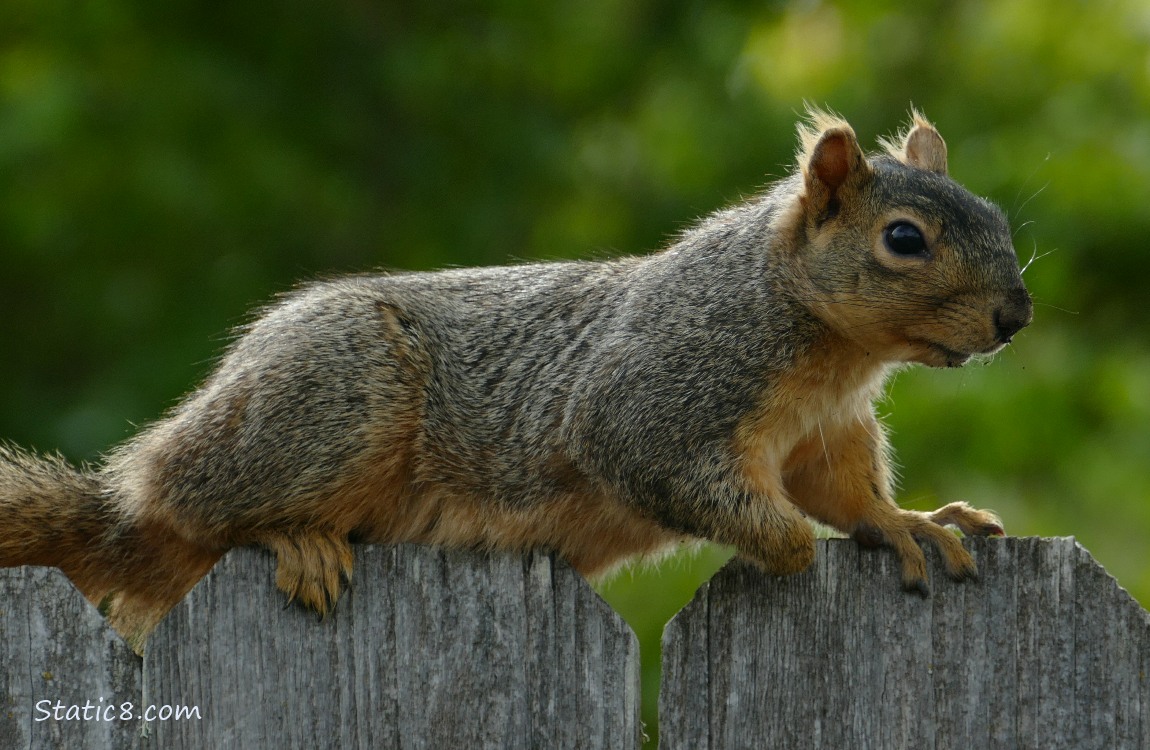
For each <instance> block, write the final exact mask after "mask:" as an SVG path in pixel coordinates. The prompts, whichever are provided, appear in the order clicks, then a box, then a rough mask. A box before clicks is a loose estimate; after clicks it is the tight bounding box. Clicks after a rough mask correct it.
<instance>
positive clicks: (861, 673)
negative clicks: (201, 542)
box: [0, 538, 1150, 750]
mask: <svg viewBox="0 0 1150 750" xmlns="http://www.w3.org/2000/svg"><path fill="white" fill-rule="evenodd" d="M966 544H967V545H968V546H969V547H970V549H971V550H972V552H973V553H974V555H975V557H976V559H977V560H978V563H979V567H980V570H981V572H982V579H981V581H980V582H978V583H967V584H954V583H951V582H949V581H947V580H945V578H944V577H943V576H942V575H941V572H940V571H939V566H938V561H937V560H933V561H932V569H933V570H934V595H933V596H932V597H931V598H930V599H925V600H924V599H921V598H919V597H917V596H913V595H908V594H905V593H903V592H901V591H900V590H899V589H898V586H897V585H896V581H897V579H898V571H897V565H896V562H895V560H894V558H893V555H891V554H890V553H888V552H865V551H861V550H859V549H858V548H857V547H856V546H855V545H854V544H853V543H851V542H846V541H840V540H832V541H827V542H820V545H819V546H820V548H819V551H818V557H817V562H816V564H815V565H814V566H813V568H812V569H811V570H809V571H808V572H806V573H803V574H801V575H797V576H792V577H788V578H772V577H766V576H762V575H760V574H758V573H757V572H755V571H753V570H751V569H749V568H747V567H745V566H744V565H741V564H739V563H732V564H731V565H729V566H728V567H727V568H726V569H724V570H723V571H721V572H720V573H719V574H718V575H717V576H716V577H715V578H714V579H713V580H712V581H710V582H709V583H708V584H706V585H704V587H703V588H702V589H700V591H699V593H698V594H697V595H696V597H695V599H694V601H692V603H691V604H689V605H688V606H687V607H686V608H685V609H684V610H683V611H682V612H681V613H680V614H679V615H678V616H676V618H675V619H674V620H672V622H671V623H670V624H669V625H668V626H667V630H666V632H665V634H664V644H663V650H664V653H663V669H664V677H663V685H662V694H661V699H660V730H661V731H660V735H661V738H660V746H661V747H663V748H669V749H670V748H691V750H707V749H709V748H714V749H718V748H723V749H725V748H744V747H746V748H763V747H770V748H806V747H810V748H820V747H825V748H837V747H852V748H855V747H857V748H869V747H873V748H915V749H918V748H1000V747H1001V748H1007V747H1009V748H1059V747H1073V748H1142V749H1145V748H1150V687H1148V680H1150V614H1148V613H1147V612H1145V611H1144V610H1143V609H1142V608H1141V607H1139V606H1138V604H1137V603H1136V602H1134V600H1133V599H1131V598H1130V597H1129V595H1128V594H1127V593H1126V592H1125V591H1123V590H1122V589H1121V588H1119V587H1118V585H1117V584H1116V582H1115V581H1114V580H1113V578H1111V577H1110V576H1109V575H1107V574H1106V572H1105V571H1104V570H1102V568H1101V567H1100V566H1098V564H1097V563H1096V562H1095V561H1094V560H1093V559H1092V558H1091V557H1090V556H1089V554H1088V553H1086V551H1085V550H1083V549H1082V548H1081V547H1080V546H1078V545H1077V544H1076V543H1075V542H1074V541H1073V540H1071V539H1015V538H1010V539H992V540H982V539H971V540H967V541H966ZM273 567H274V565H273V560H272V559H271V557H270V556H268V555H266V554H263V553H261V552H258V551H255V550H237V551H235V552H232V553H231V554H229V555H228V556H226V557H225V558H224V559H223V560H222V561H221V562H220V564H219V565H217V567H216V568H215V569H214V570H213V571H212V572H211V573H210V574H209V575H208V577H206V578H205V579H204V580H203V581H202V582H201V583H200V584H199V585H198V586H197V587H196V588H195V590H193V592H192V593H191V594H189V596H188V597H187V598H186V599H185V600H184V601H183V602H182V603H181V604H180V605H178V606H177V607H176V609H174V610H173V611H172V613H171V614H170V615H169V616H168V618H167V619H165V620H164V622H163V623H161V625H160V627H159V628H158V629H157V631H156V632H155V634H154V635H153V636H152V638H151V639H150V640H149V642H148V645H147V648H146V649H145V653H144V656H143V658H142V659H141V658H140V657H137V656H136V655H135V654H133V653H132V652H131V650H130V649H128V648H127V647H126V646H125V645H124V644H123V643H122V642H121V641H120V640H119V638H118V637H117V636H116V635H115V634H114V633H112V632H111V631H110V630H109V629H108V628H107V626H106V625H105V624H104V623H103V620H102V619H101V618H100V616H99V615H98V614H97V613H96V611H95V610H94V609H93V608H92V607H90V606H89V605H88V604H87V602H85V601H84V600H83V599H82V598H81V597H80V596H79V595H78V594H77V593H76V592H75V591H74V590H73V589H72V588H71V585H70V584H69V583H68V582H67V580H66V579H64V578H63V576H62V575H61V574H59V573H58V572H56V571H54V570H48V569H40V568H16V569H8V570H0V690H2V692H0V748H17V749H22V748H37V749H38V748H80V747H83V748H105V747H106V748H137V747H138V748H148V747H156V748H197V749H199V748H205V747H212V748H256V747H267V748H275V749H277V750H279V749H284V750H286V749H287V748H295V747H307V748H312V747H315V748H403V749H404V750H407V749H409V748H412V749H414V748H548V749H550V748H637V747H639V745H640V742H641V727H640V723H639V713H638V706H639V670H638V646H637V644H636V640H635V637H634V635H633V634H632V632H631V631H630V629H629V628H628V627H627V626H626V624H625V623H623V622H622V620H621V619H620V618H619V617H618V616H617V615H616V614H615V613H614V612H612V611H611V610H610V609H609V608H608V607H607V606H606V605H605V604H604V603H603V602H602V601H601V600H600V599H599V598H598V597H597V596H596V595H595V593H594V592H593V591H592V590H591V589H590V588H589V587H588V586H587V585H586V583H585V582H584V581H583V580H582V579H581V578H579V576H578V575H577V574H575V573H574V572H573V571H572V570H571V569H570V568H569V567H567V566H566V565H564V564H562V563H559V562H555V561H553V560H552V559H551V558H550V557H548V556H546V555H533V556H531V557H528V558H523V557H519V556H515V555H491V556H487V555H482V554H478V553H465V552H443V551H440V550H434V549H429V548H420V547H410V546H404V547H360V548H357V551H356V574H355V582H354V585H353V587H352V590H351V591H350V592H349V594H348V595H347V596H345V597H344V598H343V599H342V600H341V601H340V603H339V606H338V607H337V608H336V610H335V613H334V614H333V615H332V616H331V617H329V618H328V619H327V620H326V621H322V622H320V621H318V620H317V618H316V617H315V616H313V615H309V614H308V613H306V612H304V611H303V610H301V609H299V608H298V607H289V608H287V609H284V606H283V597H282V596H281V595H280V593H279V592H278V591H276V590H275V588H274V586H273V585H272V579H273ZM145 714H146V717H145ZM145 718H146V719H148V720H145Z"/></svg>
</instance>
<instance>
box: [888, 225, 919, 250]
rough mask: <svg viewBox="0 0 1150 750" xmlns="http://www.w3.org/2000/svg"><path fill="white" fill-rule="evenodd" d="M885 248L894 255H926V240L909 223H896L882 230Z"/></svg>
mask: <svg viewBox="0 0 1150 750" xmlns="http://www.w3.org/2000/svg"><path fill="white" fill-rule="evenodd" d="M883 240H884V241H885V242H886V247H887V249H888V250H890V251H891V252H892V253H894V254H895V255H926V254H927V248H926V238H925V237H923V236H922V232H921V231H919V228H918V227H916V226H915V225H914V224H911V223H910V222H909V221H896V222H893V223H892V224H890V225H889V226H887V228H886V229H884V230H883Z"/></svg>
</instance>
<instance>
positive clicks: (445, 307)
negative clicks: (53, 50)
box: [0, 113, 1031, 642]
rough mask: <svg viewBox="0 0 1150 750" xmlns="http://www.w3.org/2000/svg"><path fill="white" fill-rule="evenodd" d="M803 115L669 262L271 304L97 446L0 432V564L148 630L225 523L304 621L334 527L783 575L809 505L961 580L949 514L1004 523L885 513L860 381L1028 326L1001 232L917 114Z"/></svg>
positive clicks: (995, 215)
mask: <svg viewBox="0 0 1150 750" xmlns="http://www.w3.org/2000/svg"><path fill="white" fill-rule="evenodd" d="M800 135H801V140H802V147H801V149H800V152H799V157H798V162H799V169H798V170H796V172H795V174H793V175H791V176H790V177H788V178H785V179H784V180H782V181H780V182H779V183H776V184H775V185H774V186H773V187H771V188H770V189H769V190H768V191H767V192H766V193H765V194H763V195H761V196H759V197H758V198H756V199H753V200H751V201H748V202H746V203H743V204H740V205H736V206H733V207H731V208H727V209H724V210H722V211H719V212H717V213H715V214H713V215H712V216H710V217H708V218H706V219H704V220H703V221H701V222H700V223H699V224H698V225H697V226H695V227H694V228H692V229H690V230H688V231H687V232H685V233H684V234H683V235H682V236H681V237H680V238H679V239H678V240H677V241H676V242H675V243H673V244H672V245H671V246H670V247H669V248H668V249H666V250H664V251H662V252H659V253H655V254H652V255H649V256H645V257H630V258H621V259H617V260H609V261H603V262H565V263H536V264H524V265H517V266H506V267H499V268H480V269H456V270H451V271H441V272H434V273H401V274H392V275H365V276H354V277H348V278H344V279H338V280H334V281H329V282H323V283H318V284H312V285H309V286H305V287H303V288H301V289H299V290H297V291H295V292H293V293H291V294H288V295H286V296H285V297H284V298H282V299H281V300H280V301H278V302H277V303H275V304H273V305H272V306H271V307H269V308H268V309H267V310H266V311H264V313H263V314H262V315H261V316H259V317H258V318H257V319H256V320H255V321H254V322H253V323H252V324H250V325H249V326H247V327H246V328H245V329H244V330H243V331H242V332H241V335H240V336H239V337H238V339H237V340H236V341H235V342H234V343H233V344H232V346H231V347H230V348H229V349H228V351H227V352H226V353H225V355H224V357H223V358H222V360H221V361H220V363H219V365H218V366H217V368H216V370H215V372H214V373H213V374H212V375H211V376H210V377H209V378H208V379H207V381H206V382H205V383H204V384H203V385H202V386H201V387H200V388H199V389H197V390H196V391H194V392H193V393H191V394H190V395H189V396H188V397H187V398H186V399H185V400H184V401H183V402H182V403H181V404H180V405H178V406H177V407H176V408H175V409H174V410H172V412H171V413H169V414H168V415H167V416H166V417H164V418H163V419H161V420H160V421H158V422H157V423H155V424H154V425H152V426H150V427H148V428H147V429H145V430H144V431H143V432H141V433H140V434H139V435H138V436H137V437H135V438H133V439H132V440H129V441H128V442H127V443H125V444H123V445H121V446H119V447H118V448H115V449H114V450H112V451H111V453H110V454H109V456H108V459H107V461H106V463H105V464H104V465H103V466H102V467H99V468H96V469H88V470H83V471H79V470H72V469H70V468H68V467H66V466H65V465H63V464H62V463H61V462H59V461H58V460H57V459H36V458H33V457H30V456H28V455H26V454H23V453H20V452H18V451H15V450H14V449H12V450H8V451H5V452H4V453H2V454H0V518H3V519H4V521H5V525H4V527H3V528H4V529H5V530H4V531H3V532H0V565H19V564H53V565H58V566H60V567H61V568H62V569H64V570H65V572H66V573H68V575H69V576H70V577H71V578H72V580H73V581H74V582H76V584H77V586H78V587H79V588H80V589H81V590H82V591H84V593H85V594H86V595H88V596H89V598H91V599H93V600H94V601H105V603H106V605H107V608H108V610H109V612H110V619H111V620H112V622H113V624H115V625H116V626H117V627H118V628H119V629H120V630H121V631H122V632H125V633H126V634H128V635H129V636H130V637H133V638H134V639H136V640H137V642H138V641H139V639H140V638H142V637H143V635H145V634H146V633H147V631H148V630H149V629H150V628H151V627H152V626H153V625H154V623H155V622H156V621H158V619H159V617H161V616H162V615H163V613H164V612H165V611H166V610H167V608H169V607H170V606H171V605H172V604H174V603H175V601H178V599H179V598H180V597H181V596H182V595H183V594H184V593H185V592H186V590H187V589H188V588H190V587H191V586H192V585H193V584H194V583H195V581H196V580H198V578H199V577H200V576H202V575H203V573H204V572H206V570H207V569H209V568H210V567H211V565H212V564H213V563H214V562H215V560H216V559H218V557H219V556H220V555H221V554H222V553H223V552H224V551H226V550H227V549H229V548H231V547H234V546H237V545H246V544H259V545H263V546H265V547H268V548H269V549H271V550H273V551H274V552H275V553H276V555H277V558H278V569H277V583H278V585H279V586H280V587H281V588H282V589H283V590H285V591H286V592H287V593H288V594H289V595H290V596H291V597H292V598H299V599H300V600H301V601H303V602H304V603H305V604H307V605H309V606H312V607H314V608H316V609H318V610H319V611H321V612H324V611H326V610H327V609H329V608H330V607H331V606H332V605H333V604H334V602H335V599H336V597H337V596H338V594H339V591H340V588H341V578H346V577H348V576H350V574H351V554H350V548H349V546H348V545H349V543H351V542H354V541H365V542H388V543H390V542H425V543H433V544H445V545H453V546H471V547H475V546H478V547H489V548H511V549H529V548H534V547H546V548H550V549H553V550H555V551H556V552H558V553H559V554H561V555H562V556H564V557H566V558H567V559H568V560H570V561H571V562H572V563H573V564H574V565H575V566H576V567H577V568H578V569H580V570H581V571H582V572H584V573H586V574H588V575H595V574H599V573H602V572H605V571H608V570H610V569H612V568H613V567H615V566H616V565H618V563H619V562H621V561H622V560H625V559H627V558H630V557H634V556H636V555H653V554H658V553H660V552H661V551H662V550H665V549H667V548H668V547H670V546H673V545H674V544H675V543H679V542H684V541H692V540H699V539H708V540H713V541H717V542H720V543H726V544H732V545H734V546H735V547H736V548H737V549H738V550H739V552H740V553H741V554H742V555H744V556H746V557H747V558H749V559H751V560H753V561H755V562H757V563H758V564H760V565H761V566H762V567H763V568H764V569H765V570H768V571H771V572H776V573H786V572H793V571H795V570H801V569H802V568H804V567H806V565H808V564H809V563H810V560H811V557H812V555H813V550H814V545H813V539H812V535H811V529H810V526H809V524H808V522H807V518H816V519H818V520H820V521H823V522H824V523H828V524H830V525H831V526H834V527H836V528H838V529H839V530H841V531H842V532H844V533H846V534H851V535H853V536H854V537H855V538H856V539H858V540H859V541H860V542H861V543H863V544H866V545H875V544H886V545H889V546H892V547H894V548H895V549H896V551H897V552H898V554H899V556H900V559H901V560H902V561H903V584H904V585H905V586H907V587H908V588H911V589H914V590H918V591H923V592H925V590H926V569H925V560H924V558H923V554H922V550H921V548H920V546H919V544H920V543H921V542H927V543H931V544H933V545H935V546H937V547H938V548H939V549H940V550H941V552H942V554H943V559H944V562H945V564H946V567H947V571H948V573H950V574H951V575H952V576H955V577H958V578H962V577H967V576H970V575H972V574H973V572H974V563H973V561H972V560H971V558H970V556H969V554H968V553H966V551H965V550H964V549H963V547H962V545H961V543H960V542H959V540H958V539H957V538H956V537H955V536H954V535H953V534H952V533H951V532H949V531H947V530H946V529H944V528H943V526H944V525H954V526H957V527H959V528H960V529H962V530H963V531H964V532H966V533H975V534H988V533H1002V530H1001V525H1000V522H999V521H998V519H997V518H996V517H995V516H994V515H993V514H991V513H989V512H987V511H977V510H974V509H971V508H968V507H967V506H965V505H963V504H960V503H955V504H951V505H948V506H946V507H944V508H942V509H941V510H939V511H936V512H934V513H918V512H911V511H904V510H902V509H900V508H898V506H897V505H896V504H895V503H894V501H893V495H892V486H891V485H892V481H891V472H890V469H889V463H890V462H889V458H888V453H889V449H888V446H887V442H886V437H885V434H884V433H883V430H882V428H881V426H880V425H879V423H878V422H877V420H876V419H875V417H874V411H873V406H872V404H873V402H874V400H875V399H876V398H877V397H878V396H879V394H880V393H881V389H882V385H883V382H884V380H885V378H886V376H887V375H888V374H889V373H890V372H891V371H892V370H893V369H894V368H896V367H899V366H901V365H904V364H906V363H912V362H917V363H922V364H926V365H930V366H936V367H956V366H961V365H962V364H964V363H965V362H966V361H967V360H968V359H970V358H971V357H972V356H976V355H983V354H991V353H993V352H995V351H997V350H999V349H1001V348H1002V347H1003V346H1005V345H1006V344H1007V343H1009V341H1010V340H1011V337H1012V336H1013V335H1014V334H1015V333H1017V332H1018V331H1019V330H1020V329H1021V328H1023V327H1024V326H1025V325H1027V324H1028V323H1029V322H1030V318H1031V303H1030V299H1029V296H1028V294H1027V293H1026V290H1025V288H1024V286H1023V284H1022V279H1021V276H1020V273H1019V270H1018V263H1017V259H1016V257H1015V255H1014V251H1013V248H1012V245H1011V235H1010V231H1009V227H1008V225H1007V222H1006V220H1005V218H1004V217H1003V215H1002V213H1001V212H1000V211H999V210H998V209H997V208H995V207H994V206H993V205H991V204H990V203H988V202H987V201H984V200H982V199H980V198H977V197H975V196H973V195H972V194H970V193H969V192H967V191H966V190H964V189H963V188H961V187H960V186H958V185H957V184H956V183H954V182H953V181H952V180H951V179H950V178H949V177H947V175H946V147H945V144H944V143H943V141H942V139H941V137H940V136H939V135H938V133H937V131H935V130H934V128H933V127H932V126H931V125H930V124H929V123H927V122H926V121H925V120H924V119H923V118H922V117H921V116H919V115H917V114H916V115H915V118H914V121H913V123H912V126H911V127H910V128H909V129H908V130H907V131H906V132H904V133H903V134H902V135H901V136H900V137H899V138H897V139H895V140H892V141H890V142H887V143H886V146H887V150H886V152H885V153H881V154H877V155H871V156H869V157H868V156H867V155H865V154H864V153H863V152H862V150H861V148H860V147H859V145H858V142H857V140H856V138H855V135H854V132H853V131H852V130H851V129H850V126H849V125H847V124H846V123H845V122H843V121H841V120H839V119H837V118H834V117H831V116H829V115H825V114H821V113H815V114H814V115H813V116H812V121H811V123H810V125H807V126H803V127H801V128H800ZM61 509H64V512H63V513H61V512H60V511H61ZM75 529H83V533H79V534H76V533H73V530H75ZM48 538H51V539H54V540H58V541H56V542H54V543H51V544H48V543H37V542H36V541H35V540H37V539H40V540H44V539H48Z"/></svg>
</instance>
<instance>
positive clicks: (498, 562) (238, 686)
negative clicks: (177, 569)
mask: <svg viewBox="0 0 1150 750" xmlns="http://www.w3.org/2000/svg"><path fill="white" fill-rule="evenodd" d="M273 578H274V564H273V560H272V558H271V557H270V556H268V555H265V554H262V553H260V552H258V551H255V550H237V551H234V552H232V553H230V554H229V555H228V556H227V557H225V558H224V559H223V560H222V561H221V562H220V564H219V565H217V566H216V568H215V569H213V571H212V572H211V573H210V574H209V575H208V577H206V578H205V579H204V580H203V581H201V582H200V584H198V585H197V587H196V588H195V589H194V590H193V591H192V592H191V594H189V595H188V597H187V598H186V599H185V600H184V601H183V602H182V603H181V604H179V605H178V606H177V607H176V608H175V609H174V610H173V611H172V613H171V614H169V616H168V617H167V618H166V619H165V620H164V622H163V623H161V625H160V627H159V628H158V629H157V630H156V632H155V633H154V634H153V635H152V637H151V638H150V639H149V641H148V645H147V647H146V650H145V660H144V687H145V693H146V695H147V696H148V700H149V702H150V703H155V704H163V705H192V706H198V707H199V709H200V712H201V715H202V720H200V721H166V722H165V721H157V722H154V723H153V724H152V726H151V727H150V730H151V734H152V737H153V738H154V740H155V742H156V746H158V747H164V748H183V747H187V748H204V747H216V748H230V747H234V748H251V747H268V746H272V742H273V741H274V743H275V745H279V746H283V747H308V748H404V749H405V750H406V749H407V748H449V747H451V748H454V747H459V748H463V747H466V748H635V747H638V745H639V737H640V724H639V716H638V705H639V672H638V645H637V642H636V640H635V636H634V634H633V633H632V632H631V630H630V628H628V627H627V625H626V623H624V622H623V621H622V619H621V618H619V616H618V615H616V614H615V613H614V612H613V611H611V610H610V608H609V607H608V606H607V605H606V604H605V603H604V602H603V601H602V600H601V599H599V597H598V596H597V595H596V594H595V593H594V591H592V590H591V589H590V587H588V586H587V584H586V583H585V582H584V581H583V579H582V578H580V577H579V575H578V574H577V573H575V572H574V571H573V570H572V569H571V568H570V567H569V566H567V565H566V564H564V563H555V562H553V561H552V559H551V558H549V557H548V556H546V555H541V554H536V555H533V556H531V557H529V558H523V557H521V556H518V555H507V554H500V555H491V556H488V555H483V554H478V553H467V552H444V551H441V550H435V549H430V548H424V547H414V546H402V547H358V548H357V549H356V569H355V581H354V583H353V587H352V590H351V591H350V592H348V593H347V594H345V596H344V598H343V599H342V600H341V601H340V602H339V604H338V606H337V607H336V609H335V612H334V613H333V614H332V615H331V616H330V617H329V618H328V620H327V621H325V622H323V623H317V622H316V619H317V618H316V617H315V615H312V614H309V613H307V612H305V611H303V610H302V609H300V608H298V607H290V608H288V609H287V610H285V609H284V597H283V595H282V594H281V593H280V592H279V591H277V590H276V589H275V587H274V586H273V585H272V581H273Z"/></svg>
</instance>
